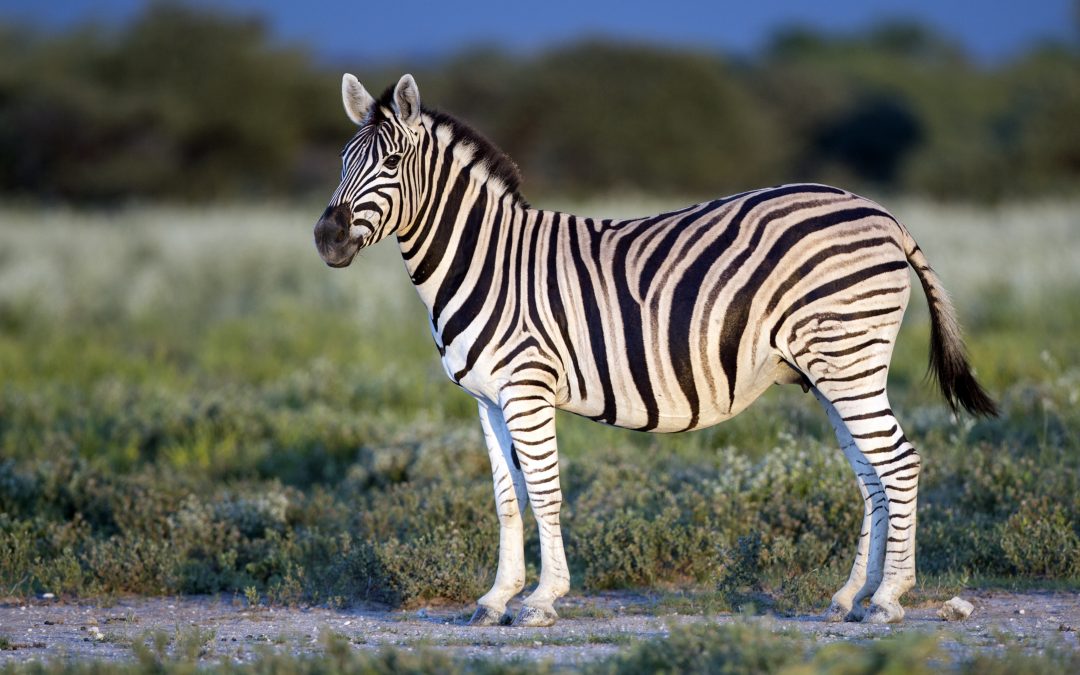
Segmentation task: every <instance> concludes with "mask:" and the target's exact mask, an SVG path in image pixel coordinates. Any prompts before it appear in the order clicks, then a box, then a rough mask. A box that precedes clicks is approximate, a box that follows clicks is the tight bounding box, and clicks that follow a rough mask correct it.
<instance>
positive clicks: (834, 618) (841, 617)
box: [821, 600, 852, 623]
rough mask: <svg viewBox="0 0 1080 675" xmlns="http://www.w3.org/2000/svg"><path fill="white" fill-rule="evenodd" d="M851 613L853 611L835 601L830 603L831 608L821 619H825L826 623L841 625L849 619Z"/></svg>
mask: <svg viewBox="0 0 1080 675" xmlns="http://www.w3.org/2000/svg"><path fill="white" fill-rule="evenodd" d="M851 611H852V610H850V609H847V608H845V607H844V606H843V605H841V604H840V603H838V602H836V601H835V600H834V601H833V602H830V603H829V608H828V609H826V610H825V613H824V614H822V615H821V618H822V619H824V620H825V621H826V623H840V622H841V621H845V620H846V619H847V617H848V615H850V614H851Z"/></svg>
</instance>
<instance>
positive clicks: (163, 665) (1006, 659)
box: [0, 621, 1080, 675]
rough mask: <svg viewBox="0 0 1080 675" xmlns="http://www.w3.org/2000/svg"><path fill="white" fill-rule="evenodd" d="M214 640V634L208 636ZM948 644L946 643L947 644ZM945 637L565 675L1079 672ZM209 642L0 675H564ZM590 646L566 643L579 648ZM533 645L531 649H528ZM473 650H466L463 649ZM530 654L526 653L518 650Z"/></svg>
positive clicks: (141, 648) (326, 643)
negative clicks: (959, 649) (218, 654)
mask: <svg viewBox="0 0 1080 675" xmlns="http://www.w3.org/2000/svg"><path fill="white" fill-rule="evenodd" d="M210 637H211V638H212V635H211V636H210ZM946 637H947V636H946ZM946 637H942V636H934V635H926V634H920V633H904V634H901V635H898V636H889V637H885V638H882V639H879V640H873V641H870V642H868V643H864V644H859V643H853V642H836V643H832V644H816V643H812V642H810V641H808V640H806V639H805V638H803V637H801V636H800V635H799V634H797V633H790V632H783V631H781V632H777V631H775V630H772V629H771V628H770V627H769V626H768V625H765V624H761V623H757V622H747V621H742V622H736V623H732V624H726V625H716V624H697V625H690V626H682V627H676V628H673V629H671V631H670V633H669V634H668V635H666V636H664V637H662V638H654V639H650V640H645V641H639V642H636V643H630V644H628V645H626V648H625V649H624V650H623V651H622V652H621V653H619V654H618V655H616V656H613V657H608V658H605V659H602V660H599V661H595V662H592V663H585V664H578V665H576V666H575V667H574V668H573V670H572V672H583V673H587V674H588V675H605V674H612V675H615V674H634V673H657V672H663V673H704V672H710V673H711V672H716V673H731V674H740V673H748V674H749V673H754V674H758V673H761V674H772V673H776V674H781V675H813V674H822V675H824V674H835V673H847V674H852V675H861V674H863V673H865V674H867V675H869V674H871V673H910V674H912V675H922V674H924V673H925V674H930V673H938V672H942V671H943V670H948V671H950V672H954V673H958V674H960V675H967V674H969V673H970V674H975V673H979V674H980V675H984V674H986V673H990V674H991V675H996V674H998V673H1001V674H1005V673H1044V674H1049V675H1056V674H1058V673H1062V674H1064V673H1073V672H1076V670H1077V668H1080V656H1078V655H1077V653H1076V652H1075V651H1061V650H1054V649H1045V650H1042V651H1041V652H1037V653H1036V652H1032V651H1024V650H1022V649H1020V648H1019V647H1015V646H1014V647H1009V648H1007V649H1004V650H1002V651H1000V652H997V653H994V654H992V655H988V656H978V657H974V658H971V657H957V656H954V655H953V654H951V653H950V652H949V651H948V650H946V649H944V648H943V644H944V643H945V642H946ZM205 638H206V635H204V634H202V633H201V632H200V631H196V632H195V633H192V634H191V635H186V634H185V635H181V634H177V635H175V636H170V635H168V634H166V633H158V634H155V635H151V636H148V637H147V638H146V639H145V640H142V641H136V643H135V645H134V648H135V652H136V656H137V659H136V660H135V661H134V662H130V663H101V662H89V663H78V662H71V661H67V662H65V661H54V662H51V663H48V664H41V663H31V664H23V665H16V664H9V665H6V666H4V667H3V668H0V673H4V675H15V674H22V673H34V674H35V675H67V674H72V675H81V674H84V673H87V674H88V673H95V674H96V673H106V672H108V673H124V674H129V675H136V674H142V673H169V674H181V673H184V674H186V673H193V672H199V673H222V674H235V675H240V674H248V673H251V674H256V673H276V674H279V675H294V674H296V675H300V674H308V673H327V672H332V673H343V674H344V673H357V674H361V673H363V674H378V673H418V674H419V673H440V674H443V673H445V674H451V675H453V674H459V673H460V674H465V673H475V674H478V675H479V674H496V673H500V674H511V673H520V674H521V675H527V674H535V675H542V674H546V673H552V672H571V671H570V670H569V669H559V668H556V667H555V666H552V665H551V664H549V663H547V662H543V661H541V662H535V661H529V660H525V659H524V658H520V657H519V658H517V659H508V660H503V661H485V660H479V659H469V658H460V657H454V656H452V655H450V654H448V653H447V652H446V651H440V650H436V649H433V648H429V647H425V646H422V645H420V646H417V647H414V648H406V649H395V648H385V649H382V650H380V651H378V652H370V651H364V650H357V649H354V648H353V647H352V646H351V645H350V644H349V642H348V640H346V639H345V638H344V637H342V636H339V635H334V634H332V633H329V632H328V633H325V634H324V635H323V636H322V645H323V650H322V651H321V652H320V653H318V654H315V655H307V656H305V655H292V654H287V653H283V652H275V651H273V650H270V649H267V650H265V651H263V652H261V653H260V654H259V655H257V656H256V657H255V659H254V660H253V661H249V662H234V661H232V660H230V659H229V658H227V657H226V658H222V659H221V660H220V661H215V662H209V663H208V662H206V661H205V660H202V661H201V660H200V659H201V658H202V656H203V655H205V649H206V645H207V640H206V639H205ZM587 641H588V637H587V636H585V637H583V638H582V640H581V641H580V642H579V641H576V640H571V641H565V642H563V643H561V644H565V645H566V646H576V645H578V644H584V643H586V642H587ZM530 644H531V643H530ZM466 646H473V645H466ZM524 646H528V644H526V645H524Z"/></svg>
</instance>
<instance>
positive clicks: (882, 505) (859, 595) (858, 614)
mask: <svg viewBox="0 0 1080 675" xmlns="http://www.w3.org/2000/svg"><path fill="white" fill-rule="evenodd" d="M813 392H814V395H815V396H816V397H817V399H818V401H819V402H820V403H821V406H822V407H823V408H824V409H825V412H826V413H827V414H828V416H829V422H830V423H831V424H832V426H833V431H835V433H836V440H837V441H838V442H839V443H840V448H841V450H843V452H844V456H845V457H846V458H847V460H848V463H849V464H850V465H851V469H852V471H854V472H855V478H856V480H857V482H858V485H859V494H860V495H861V496H862V500H863V519H862V527H861V529H860V530H859V541H858V545H857V547H856V550H855V562H854V563H853V564H852V566H851V573H850V574H849V575H848V580H847V582H846V583H845V584H844V585H843V586H841V587H840V590H838V591H836V593H834V594H833V596H832V602H830V603H829V608H828V609H826V610H825V616H824V618H825V620H826V621H829V622H839V621H862V619H863V616H864V614H865V610H864V609H863V606H862V603H863V601H864V600H865V599H867V598H869V597H870V596H872V595H873V594H874V591H876V590H877V588H878V585H880V584H881V576H882V570H883V566H884V563H885V539H886V537H887V532H888V517H889V508H888V507H889V505H888V500H887V499H886V497H885V491H884V489H882V487H881V482H880V481H879V480H878V477H877V474H876V473H875V472H874V467H873V466H872V465H871V464H870V462H869V461H867V459H866V458H865V457H864V456H863V454H862V452H860V451H859V447H858V445H857V444H856V443H855V439H854V438H852V436H851V432H850V431H849V430H848V428H847V424H845V422H844V419H843V418H842V417H840V413H839V412H837V411H836V408H835V407H833V405H832V403H830V402H829V400H828V399H827V398H825V396H824V395H823V394H822V393H821V392H820V391H819V390H818V389H817V388H815V389H814V390H813Z"/></svg>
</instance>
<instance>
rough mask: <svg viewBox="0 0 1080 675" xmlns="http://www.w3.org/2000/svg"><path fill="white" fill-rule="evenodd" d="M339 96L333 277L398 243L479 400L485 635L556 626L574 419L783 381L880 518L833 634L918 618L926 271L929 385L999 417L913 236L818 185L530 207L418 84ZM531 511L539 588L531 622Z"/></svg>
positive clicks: (734, 409)
mask: <svg viewBox="0 0 1080 675" xmlns="http://www.w3.org/2000/svg"><path fill="white" fill-rule="evenodd" d="M342 99H343V102H344V106H345V112H346V113H347V115H348V117H349V119H350V120H351V121H352V122H353V123H354V124H355V125H357V127H358V129H357V130H356V133H355V135H354V136H353V137H352V138H351V139H350V140H349V141H348V143H347V144H346V145H345V147H344V150H343V151H342V153H341V157H342V170H341V181H340V185H339V186H338V188H337V190H335V191H334V193H333V195H332V196H331V198H330V202H329V205H328V206H327V208H326V210H325V211H324V213H323V214H322V216H321V217H320V218H319V220H318V222H317V224H316V226H315V230H314V236H315V244H316V248H317V249H318V252H319V254H320V256H321V257H322V259H323V261H324V262H325V263H326V264H328V265H330V266H332V267H345V266H347V265H349V264H350V263H351V262H352V260H353V259H354V258H355V257H356V255H357V253H358V252H359V251H360V250H361V249H363V248H365V247H367V246H371V245H372V244H375V243H376V242H378V241H380V240H382V239H384V238H386V237H388V236H390V235H392V234H393V235H396V237H397V242H398V245H399V247H400V250H401V255H402V258H403V260H404V263H405V267H406V269H407V271H408V273H409V276H410V278H411V280H412V283H413V285H414V286H415V288H416V290H417V291H418V293H419V295H420V298H421V300H422V301H423V303H424V305H425V306H426V308H427V311H428V318H429V320H430V327H431V334H432V337H433V338H434V341H435V345H436V347H437V348H438V351H439V355H440V357H441V359H442V365H443V368H444V369H445V371H446V375H447V376H448V377H449V378H450V380H451V381H452V382H454V383H455V384H457V385H458V386H459V387H461V388H462V389H464V390H465V391H466V392H468V393H469V394H471V395H472V396H473V397H475V399H476V401H477V406H478V412H479V417H480V425H481V427H482V430H483V435H484V440H485V442H486V445H487V451H488V454H489V458H490V461H491V474H492V479H493V483H494V494H495V502H496V511H497V513H498V521H499V552H498V569H497V571H496V575H495V581H494V584H493V585H492V587H491V589H490V590H489V591H488V592H487V593H486V594H484V595H483V596H482V597H481V598H479V600H478V601H477V605H476V609H475V613H474V614H473V616H472V619H471V620H470V623H471V624H472V625H493V624H500V623H501V624H507V623H511V622H512V623H513V624H514V625H518V626H548V625H551V624H553V623H554V622H555V621H556V620H557V619H558V614H557V613H556V611H555V608H554V604H555V601H556V600H557V599H558V598H560V597H562V596H563V595H565V594H566V593H567V592H568V590H569V588H570V576H569V572H568V568H567V563H566V557H565V554H564V551H563V542H562V534H561V529H560V511H561V505H562V492H561V488H560V483H559V456H558V449H557V446H556V437H555V411H556V410H566V411H570V412H572V413H576V414H578V415H582V416H584V417H587V418H589V419H592V420H595V421H597V422H601V423H603V424H609V425H616V426H620V427H627V428H631V429H637V430H641V431H651V432H676V431H686V430H690V429H699V428H702V427H706V426H710V425H713V424H716V423H718V422H721V421H723V420H726V419H728V418H730V417H732V416H734V415H736V414H738V413H739V412H740V411H741V410H743V409H744V408H746V407H747V406H748V405H749V404H750V403H751V402H752V401H754V400H755V399H756V398H757V397H758V396H759V395H761V394H762V393H763V392H764V391H765V390H766V389H768V388H769V387H770V386H772V385H773V384H799V385H801V386H802V387H803V388H804V390H808V391H811V392H813V394H814V396H815V397H816V398H817V400H818V401H819V402H820V404H821V406H822V407H823V408H824V409H825V411H826V414H827V415H828V418H829V420H830V422H831V423H832V426H833V428H834V430H835V434H836V438H837V440H838V441H839V444H840V447H841V448H842V451H843V453H844V455H845V457H846V458H847V460H848V462H849V463H850V465H851V467H852V469H853V470H854V473H855V476H856V479H857V482H858V488H859V492H860V494H861V495H862V499H863V519H862V529H861V531H860V534H859V538H858V546H857V550H856V554H855V561H854V564H853V565H852V569H851V573H850V575H849V576H848V579H847V581H846V582H845V583H844V585H843V586H842V587H841V588H840V589H839V590H838V591H836V593H835V594H834V595H833V596H832V601H831V603H830V605H829V607H828V609H827V610H826V613H825V618H826V619H827V620H829V621H841V620H847V621H860V620H861V621H865V622H870V623H885V622H899V621H901V620H902V619H903V616H904V610H903V608H902V607H901V605H900V602H899V600H900V597H901V596H902V595H903V594H904V593H905V592H906V591H907V590H909V589H910V588H911V587H912V586H913V585H914V584H915V521H916V514H915V511H916V503H917V502H916V498H917V494H918V483H919V472H920V465H921V458H920V455H919V453H918V452H917V451H916V449H915V447H914V445H913V444H912V443H911V442H910V441H909V440H908V439H907V437H906V436H905V435H904V432H903V431H902V429H901V428H900V424H899V422H898V421H897V419H896V417H895V416H894V415H893V411H892V410H891V408H890V405H889V399H888V396H887V393H886V378H887V374H888V369H889V364H890V358H891V354H892V350H893V344H894V341H895V338H896V335H897V333H898V331H899V328H900V321H901V318H902V316H903V314H904V310H905V309H906V307H907V302H908V298H909V295H910V279H909V275H908V271H907V270H908V266H909V265H910V266H911V267H913V268H914V270H915V274H916V276H917V277H918V279H919V281H920V282H921V285H922V287H923V290H924V292H925V294H926V297H927V300H928V304H929V307H930V318H931V336H930V348H931V349H930V367H931V370H932V372H933V374H934V375H935V376H936V379H937V382H938V384H939V385H940V389H941V391H942V393H943V395H944V397H945V399H946V401H947V402H948V404H949V405H950V406H951V407H952V409H953V410H954V411H956V410H957V409H958V408H964V409H966V410H967V411H969V412H971V413H973V414H976V415H986V416H990V415H996V414H997V410H996V406H995V403H994V402H993V400H992V399H991V398H990V396H989V395H988V394H987V393H986V391H985V390H984V389H983V388H982V387H981V386H980V385H979V384H978V383H977V382H976V380H975V378H974V376H973V374H972V370H971V367H970V365H969V363H968V359H967V356H966V350H965V347H964V343H963V341H962V338H961V333H960V328H959V325H958V323H957V320H956V314H955V311H954V309H953V306H952V304H951V302H950V299H949V296H948V295H947V294H946V291H945V289H944V287H943V286H942V284H941V281H940V280H939V278H938V276H937V275H936V274H935V272H934V271H933V270H932V269H931V268H930V265H929V263H928V262H927V259H926V256H925V255H924V254H923V252H922V251H921V250H920V248H919V246H918V245H917V244H916V243H915V240H914V239H913V238H912V237H911V235H910V234H909V232H908V230H907V229H906V228H905V227H904V226H903V225H902V224H901V223H900V222H899V221H898V220H896V219H895V218H893V217H892V216H891V215H890V214H889V213H888V212H887V211H885V210H884V209H883V208H882V207H881V206H879V205H878V204H876V203H874V202H872V201H870V200H867V199H864V198H862V197H859V196H857V195H855V194H852V193H850V192H848V191H845V190H841V189H838V188H834V187H830V186H826V185H818V184H797V185H781V186H777V187H769V188H764V189H757V190H751V191H748V192H743V193H740V194H737V195H733V196H729V197H724V198H721V199H716V200H714V201H709V202H705V203H701V204H696V205H693V206H687V207H685V208H682V209H679V210H676V211H672V212H669V213H663V214H660V215H655V216H649V217H643V218H634V219H630V220H614V219H596V218H585V217H578V216H574V215H570V214H567V213H559V212H555V211H547V210H541V209H536V208H533V207H531V206H530V205H529V204H528V202H526V201H525V199H524V198H523V197H522V195H521V193H520V190H519V187H520V181H521V178H520V175H519V173H518V169H517V167H516V165H515V164H514V163H513V162H512V161H511V160H510V159H509V158H508V157H507V156H506V155H505V154H503V153H502V152H501V151H500V150H498V149H497V148H496V147H495V146H494V145H493V144H492V143H491V142H489V141H488V140H486V139H485V138H484V137H483V136H482V135H480V134H479V133H477V132H476V131H474V130H473V129H471V128H470V127H469V126H467V125H466V124H465V123H463V122H461V121H459V120H457V119H455V118H454V117H452V116H450V115H449V114H446V113H444V112H439V111H436V110H433V109H429V108H427V107H424V106H421V103H420V92H419V89H418V87H417V84H416V81H415V80H414V79H413V77H412V76H411V75H408V74H406V75H404V76H402V77H401V79H400V80H399V81H398V82H397V84H396V85H394V86H392V87H389V88H387V89H386V90H385V91H384V92H383V94H382V95H381V96H380V97H379V98H378V99H375V98H374V97H373V96H371V95H370V94H369V93H368V92H367V90H365V89H364V87H363V85H361V84H360V82H359V81H358V80H357V79H356V77H354V76H353V75H350V74H346V75H344V77H343V79H342ZM526 500H527V501H528V505H529V506H530V508H531V509H532V512H533V514H534V516H535V519H536V523H537V528H538V530H539V539H540V550H541V553H540V558H541V572H540V579H539V583H538V584H537V586H536V588H535V589H534V590H533V591H532V592H531V593H530V594H529V595H528V596H527V597H525V598H524V600H523V604H522V606H521V609H520V611H519V612H518V613H517V616H516V617H513V616H512V615H511V614H509V613H507V611H506V608H507V604H508V602H509V601H510V600H511V599H512V598H514V597H515V596H517V595H518V593H520V592H521V591H522V590H523V588H524V585H525V560H524V552H523V525H522V512H523V509H524V507H525V504H526ZM867 600H869V607H868V608H866V607H865V605H866V601H867Z"/></svg>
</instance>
